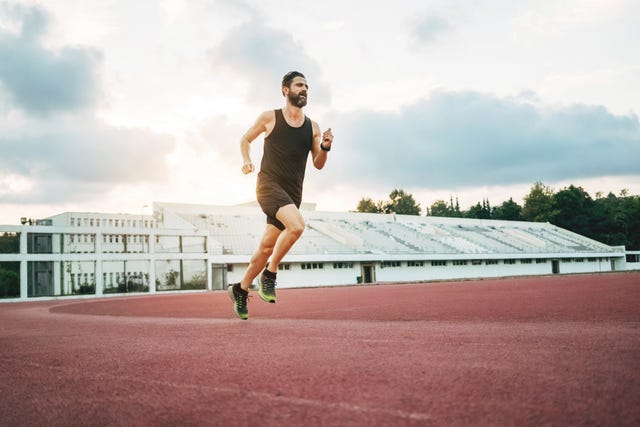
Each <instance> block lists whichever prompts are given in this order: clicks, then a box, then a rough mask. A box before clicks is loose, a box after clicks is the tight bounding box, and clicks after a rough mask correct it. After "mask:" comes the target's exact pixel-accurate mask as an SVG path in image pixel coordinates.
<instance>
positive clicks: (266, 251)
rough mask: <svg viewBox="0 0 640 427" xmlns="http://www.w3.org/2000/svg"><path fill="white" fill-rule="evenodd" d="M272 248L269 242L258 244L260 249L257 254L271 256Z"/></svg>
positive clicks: (272, 245)
mask: <svg viewBox="0 0 640 427" xmlns="http://www.w3.org/2000/svg"><path fill="white" fill-rule="evenodd" d="M274 246H275V245H274V244H273V243H271V242H265V241H262V242H260V247H259V248H258V252H259V253H260V254H261V255H266V256H269V255H271V254H272V253H273V248H274Z"/></svg>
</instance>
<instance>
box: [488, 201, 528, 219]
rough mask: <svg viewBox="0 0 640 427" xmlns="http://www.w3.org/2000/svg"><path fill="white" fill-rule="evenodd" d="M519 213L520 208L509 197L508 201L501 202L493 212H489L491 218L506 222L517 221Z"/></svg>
mask: <svg viewBox="0 0 640 427" xmlns="http://www.w3.org/2000/svg"><path fill="white" fill-rule="evenodd" d="M521 211H522V206H520V205H519V204H517V203H516V202H514V201H513V198H512V197H509V200H507V201H506V202H502V204H501V205H500V206H497V207H495V208H493V210H492V211H491V218H492V219H502V220H508V221H519V220H520V212H521Z"/></svg>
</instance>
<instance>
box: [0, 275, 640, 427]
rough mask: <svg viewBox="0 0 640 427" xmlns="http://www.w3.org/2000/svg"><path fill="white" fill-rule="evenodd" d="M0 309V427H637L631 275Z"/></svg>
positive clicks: (636, 317)
mask: <svg viewBox="0 0 640 427" xmlns="http://www.w3.org/2000/svg"><path fill="white" fill-rule="evenodd" d="M249 313H250V317H251V318H250V319H249V320H248V321H241V320H238V319H236V318H235V316H234V315H233V313H232V310H231V303H230V301H229V299H228V297H227V295H226V293H224V292H207V293H196V294H180V295H177V294H171V295H166V294H165V295H147V296H133V297H118V298H109V299H89V300H56V301H46V302H43V301H38V302H26V303H7V304H0V363H1V367H0V396H1V397H0V425H3V426H4V425H7V426H9V425H10V426H21V425H25V426H26V425H47V426H49V425H52V426H56V425H59V426H69V425H91V426H100V425H123V426H131V425H140V426H145V425H150V426H173V425H196V426H197V425H213V426H216V425H220V426H285V425H287V426H288V425H308V426H334V425H335V426H372V425H373V426H431V425H434V426H441V425H453V426H466V425H487V426H496V425H498V426H500V425H514V426H527V425H531V426H539V425H580V426H583V425H614V426H623V425H629V426H632V425H635V426H637V425H640V327H639V326H640V272H630V273H610V274H599V275H572V276H545V277H531V278H517V279H516V278H513V279H497V280H481V281H462V282H445V283H428V284H407V285H372V286H353V287H335V288H315V289H284V290H279V291H278V303H277V304H267V303H264V302H262V301H261V300H260V299H259V297H257V296H256V297H254V298H252V299H251V301H250V304H249Z"/></svg>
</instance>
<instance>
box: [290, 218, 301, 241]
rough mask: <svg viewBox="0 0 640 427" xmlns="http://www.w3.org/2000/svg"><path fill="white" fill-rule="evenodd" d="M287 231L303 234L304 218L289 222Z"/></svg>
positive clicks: (298, 235) (295, 234) (298, 234)
mask: <svg viewBox="0 0 640 427" xmlns="http://www.w3.org/2000/svg"><path fill="white" fill-rule="evenodd" d="M287 232H289V233H291V234H292V235H294V236H296V237H300V236H302V233H303V232H304V220H302V219H301V220H299V221H294V222H293V223H291V224H289V226H288V227H287Z"/></svg>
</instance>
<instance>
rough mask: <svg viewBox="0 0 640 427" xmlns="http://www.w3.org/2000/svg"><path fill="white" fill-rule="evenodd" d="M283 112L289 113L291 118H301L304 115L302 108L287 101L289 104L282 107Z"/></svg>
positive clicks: (288, 115)
mask: <svg viewBox="0 0 640 427" xmlns="http://www.w3.org/2000/svg"><path fill="white" fill-rule="evenodd" d="M282 112H283V113H284V114H286V115H287V117H289V118H291V119H301V118H303V117H304V113H303V112H302V108H300V107H296V106H294V105H291V104H289V103H288V102H287V104H286V105H285V106H284V108H283V109H282Z"/></svg>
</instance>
